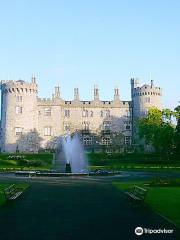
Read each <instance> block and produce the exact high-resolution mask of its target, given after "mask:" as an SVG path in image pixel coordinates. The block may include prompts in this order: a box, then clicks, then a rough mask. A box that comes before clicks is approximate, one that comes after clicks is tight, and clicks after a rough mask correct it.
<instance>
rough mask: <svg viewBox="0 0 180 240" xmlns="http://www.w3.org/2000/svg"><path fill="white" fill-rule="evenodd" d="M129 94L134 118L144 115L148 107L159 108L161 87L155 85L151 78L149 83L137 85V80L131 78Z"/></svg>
mask: <svg viewBox="0 0 180 240" xmlns="http://www.w3.org/2000/svg"><path fill="white" fill-rule="evenodd" d="M131 96H132V103H133V117H134V119H136V118H138V117H143V116H145V115H146V114H147V112H148V109H149V108H152V107H156V108H158V109H161V96H162V89H161V88H160V87H155V86H154V81H153V80H151V83H150V85H148V84H144V85H143V86H141V87H139V82H137V80H134V79H131Z"/></svg>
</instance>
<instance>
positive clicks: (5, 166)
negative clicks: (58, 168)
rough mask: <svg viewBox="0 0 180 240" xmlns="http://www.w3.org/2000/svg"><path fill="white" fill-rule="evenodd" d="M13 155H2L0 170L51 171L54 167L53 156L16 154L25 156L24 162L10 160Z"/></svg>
mask: <svg viewBox="0 0 180 240" xmlns="http://www.w3.org/2000/svg"><path fill="white" fill-rule="evenodd" d="M10 155H13V154H7V153H1V154H0V170H1V171H6V170H37V169H38V170H49V169H51V167H52V161H53V154H51V153H39V154H32V153H29V154H27V153H26V154H14V155H20V156H24V158H23V160H14V159H9V156H10Z"/></svg>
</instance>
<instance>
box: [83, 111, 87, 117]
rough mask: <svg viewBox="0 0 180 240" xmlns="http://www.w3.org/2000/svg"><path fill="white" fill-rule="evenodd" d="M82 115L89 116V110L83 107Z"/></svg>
mask: <svg viewBox="0 0 180 240" xmlns="http://www.w3.org/2000/svg"><path fill="white" fill-rule="evenodd" d="M82 116H83V117H88V110H86V109H83V111H82Z"/></svg>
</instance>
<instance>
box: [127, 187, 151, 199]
mask: <svg viewBox="0 0 180 240" xmlns="http://www.w3.org/2000/svg"><path fill="white" fill-rule="evenodd" d="M125 193H126V194H127V195H128V196H129V197H130V198H132V199H133V200H135V201H144V199H145V197H146V194H147V189H144V188H142V187H139V186H136V185H134V187H133V189H132V191H127V192H125Z"/></svg>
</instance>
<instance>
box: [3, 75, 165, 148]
mask: <svg viewBox="0 0 180 240" xmlns="http://www.w3.org/2000/svg"><path fill="white" fill-rule="evenodd" d="M161 95H162V93H161V89H160V88H157V87H155V86H154V84H153V81H151V84H150V85H143V86H142V87H139V82H138V80H137V79H131V97H132V100H131V101H122V100H121V99H120V94H119V89H118V88H115V90H114V100H111V101H102V100H100V98H99V89H98V87H97V86H95V87H94V99H93V100H91V101H82V100H80V96H79V89H78V88H75V89H74V99H73V100H72V101H66V100H64V99H62V98H61V96H60V88H59V87H55V93H54V94H53V95H52V98H50V99H41V98H38V86H37V83H36V79H35V77H34V76H33V77H32V81H31V83H28V82H25V81H22V80H18V81H1V151H2V152H15V151H17V150H18V151H22V152H34V151H38V150H39V149H40V148H43V149H47V148H48V149H50V148H56V144H57V140H58V138H59V137H60V136H63V135H65V134H66V132H67V131H70V132H71V133H72V134H73V133H74V132H79V133H80V136H81V138H82V142H83V143H84V144H85V145H89V146H92V145H93V146H94V145H100V146H102V145H111V144H115V139H117V142H118V143H119V144H121V145H130V144H131V139H132V133H133V124H132V121H133V119H134V118H137V117H140V116H144V115H145V114H146V113H147V111H148V108H150V107H158V108H161Z"/></svg>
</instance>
